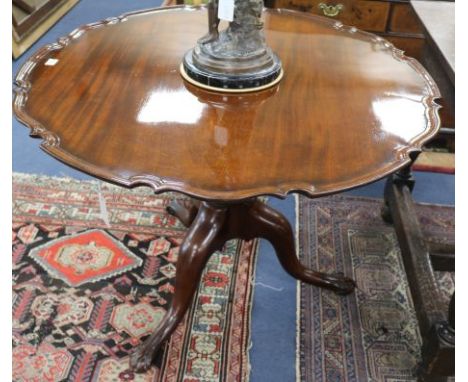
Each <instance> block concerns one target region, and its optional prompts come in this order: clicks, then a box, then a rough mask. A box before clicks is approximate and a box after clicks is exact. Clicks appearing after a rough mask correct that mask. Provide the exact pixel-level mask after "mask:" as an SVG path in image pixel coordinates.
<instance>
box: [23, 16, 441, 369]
mask: <svg viewBox="0 0 468 382" xmlns="http://www.w3.org/2000/svg"><path fill="white" fill-rule="evenodd" d="M206 20H207V15H206V10H205V9H204V8H189V7H172V8H159V9H154V10H146V11H141V12H135V13H129V14H126V15H123V16H120V17H117V18H110V19H107V20H104V21H101V22H97V23H94V24H90V25H86V26H83V27H81V28H78V29H77V30H75V31H73V32H72V33H71V34H70V35H68V36H67V37H64V38H61V39H59V40H58V42H57V43H55V44H51V45H47V46H45V47H43V48H42V49H40V50H39V51H38V52H36V53H35V54H34V55H33V56H32V57H31V58H30V59H29V60H28V61H27V62H26V63H25V64H24V66H23V67H22V68H21V70H20V72H19V73H18V75H17V78H16V84H17V89H16V97H15V101H14V111H15V114H16V116H17V118H18V119H19V120H20V121H21V122H23V123H24V124H25V125H27V126H28V127H29V128H30V129H31V135H33V136H39V137H41V138H42V140H43V141H42V144H41V147H42V148H43V149H44V150H45V151H46V152H47V153H49V154H51V155H53V156H54V157H56V158H57V159H59V160H61V161H63V162H65V163H66V164H68V165H71V166H73V167H75V168H78V169H80V170H82V171H85V172H87V173H89V174H91V175H94V176H96V177H98V178H102V179H105V180H108V181H110V182H113V183H117V184H120V185H123V186H128V187H133V186H137V185H149V186H151V187H153V189H154V191H155V192H157V193H159V192H164V191H177V192H182V193H185V194H187V195H190V196H192V197H193V198H194V199H195V200H197V202H194V203H193V205H192V206H190V207H189V208H186V207H182V206H177V205H173V206H171V208H170V209H169V210H170V212H171V213H173V214H175V215H177V216H178V217H179V218H180V219H181V220H182V222H183V223H185V224H186V225H187V226H190V228H189V230H188V233H187V236H186V237H185V240H184V242H183V243H182V245H181V247H180V252H179V257H178V261H177V271H176V284H175V293H174V296H173V299H172V303H171V306H170V308H169V310H168V312H167V314H166V315H165V317H164V318H163V320H162V321H161V323H160V324H159V326H158V327H157V328H155V332H154V333H153V334H152V335H151V336H150V337H149V338H148V339H147V340H146V342H145V343H143V344H142V345H141V346H140V347H139V348H137V349H136V350H135V352H134V353H133V356H132V357H131V361H130V363H131V366H132V367H133V368H134V369H135V370H138V371H142V370H145V369H147V368H148V367H149V366H150V364H151V362H152V359H153V357H154V355H155V353H156V351H157V350H158V348H159V346H160V345H161V344H162V342H163V341H165V340H166V339H167V338H168V337H169V336H170V335H171V333H172V332H173V330H174V329H175V327H176V326H177V324H178V323H179V322H180V320H181V319H182V318H183V316H184V314H185V311H186V310H187V307H188V306H189V304H190V302H191V299H192V296H193V294H194V291H195V289H196V287H197V284H198V281H199V278H200V274H201V272H202V270H203V267H204V265H205V264H206V262H207V260H208V258H209V257H210V255H211V254H212V253H213V252H214V251H216V250H218V249H220V248H221V247H222V246H223V244H224V243H225V242H226V240H229V239H231V238H241V239H246V240H250V239H252V238H254V237H262V238H265V239H267V240H269V241H270V242H271V243H272V244H273V246H274V248H275V250H276V253H277V256H278V258H279V260H280V262H281V264H282V266H283V267H284V268H285V270H286V271H287V272H288V273H289V274H291V275H292V276H293V277H295V278H297V279H299V280H301V281H304V282H306V283H310V284H313V285H316V286H321V287H325V288H329V289H332V290H334V291H336V292H338V293H341V294H346V293H349V292H351V291H352V290H353V288H354V281H353V280H351V279H350V278H347V277H345V276H344V275H342V274H334V275H327V274H323V273H320V272H316V271H314V270H311V269H307V268H305V267H304V266H303V265H302V264H301V263H300V262H299V260H298V259H297V257H296V254H295V246H294V236H293V231H292V229H291V226H290V224H289V223H288V221H287V220H286V219H285V218H284V217H283V216H282V215H281V214H279V213H278V212H277V211H275V210H273V209H272V208H270V207H268V206H267V205H266V204H264V203H262V202H261V201H259V200H258V199H257V197H259V196H262V195H273V196H276V197H280V198H283V197H285V196H286V195H287V194H288V193H291V192H299V193H302V194H305V195H307V196H309V197H318V196H322V195H327V194H332V193H337V192H340V191H343V190H346V189H349V188H352V187H357V186H360V185H364V184H366V183H369V182H372V181H374V180H377V179H379V178H382V177H384V176H386V175H389V174H391V173H393V172H395V171H396V170H398V169H400V168H402V167H403V166H405V165H407V164H408V163H410V161H411V158H410V157H411V155H412V153H417V152H419V151H420V148H421V145H422V144H423V143H424V142H426V141H427V140H428V139H429V138H431V137H432V136H433V135H434V134H436V133H437V130H438V128H439V117H438V114H437V109H438V105H437V104H436V103H435V102H434V99H435V98H437V97H438V96H439V91H438V89H437V87H436V85H435V83H434V82H433V81H432V79H431V77H430V76H429V75H428V74H427V72H426V71H425V70H424V69H423V67H422V66H421V65H420V64H419V63H418V62H417V61H415V60H414V59H411V58H407V57H405V56H404V54H403V52H401V51H399V50H397V49H396V48H395V47H394V46H393V45H391V44H390V43H388V42H387V41H385V40H384V39H382V38H380V37H377V36H375V35H372V34H369V33H365V32H361V31H359V30H357V29H355V28H350V27H346V26H343V25H342V24H341V23H340V22H335V21H332V20H328V19H325V18H321V17H318V16H313V15H308V14H304V13H298V12H294V11H285V10H267V11H265V14H264V22H265V32H266V38H267V41H268V44H269V45H270V46H271V48H272V49H273V50H274V51H275V52H276V53H277V54H278V56H279V57H280V58H281V61H282V63H283V68H284V78H283V79H282V80H281V82H280V83H279V84H278V85H277V86H275V87H273V88H270V89H266V90H263V91H260V92H256V93H244V94H226V93H225V94H223V93H216V92H210V91H207V90H202V89H199V88H196V87H194V86H192V85H190V84H188V83H186V82H184V80H183V79H182V78H181V76H180V74H179V65H180V62H181V59H182V57H183V54H184V53H185V52H186V51H187V50H189V49H190V48H191V47H192V46H194V44H195V42H196V40H197V38H199V37H200V36H202V35H204V33H205V32H206V28H207V22H206Z"/></svg>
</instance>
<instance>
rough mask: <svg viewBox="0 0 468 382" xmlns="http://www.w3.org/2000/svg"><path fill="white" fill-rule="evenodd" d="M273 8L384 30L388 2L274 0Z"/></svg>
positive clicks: (377, 30) (387, 14)
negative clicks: (309, 13) (308, 13)
mask: <svg viewBox="0 0 468 382" xmlns="http://www.w3.org/2000/svg"><path fill="white" fill-rule="evenodd" d="M275 8H288V9H294V10H297V11H303V12H311V13H314V14H316V15H321V16H327V17H330V18H334V19H337V20H340V21H341V22H343V23H344V24H346V25H351V26H355V27H356V28H359V29H364V30H367V31H373V32H384V31H385V27H386V25H387V19H388V16H389V11H390V4H389V3H386V2H381V1H372V0H276V1H275Z"/></svg>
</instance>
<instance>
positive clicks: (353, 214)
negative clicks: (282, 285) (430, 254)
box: [297, 196, 454, 382]
mask: <svg viewBox="0 0 468 382" xmlns="http://www.w3.org/2000/svg"><path fill="white" fill-rule="evenodd" d="M381 203H382V202H381V200H377V199H368V198H358V197H340V196H335V197H329V198H322V199H319V200H317V201H315V200H308V199H306V198H302V197H300V198H299V201H298V210H297V212H298V213H297V217H298V224H299V227H300V229H298V232H299V235H298V236H299V237H298V239H299V240H298V246H299V252H300V257H301V260H302V262H304V263H305V264H308V266H311V267H312V268H315V269H319V270H321V271H324V272H336V271H340V272H344V273H345V274H346V275H349V276H351V277H353V278H354V279H355V280H356V282H357V290H356V292H355V293H353V294H351V295H349V296H347V297H340V296H337V295H336V294H334V293H332V292H329V291H325V290H323V289H319V288H314V287H310V286H307V285H304V284H301V285H300V287H299V289H298V299H299V301H300V305H299V306H300V308H299V313H298V328H299V332H298V341H297V344H298V349H297V355H298V356H297V368H298V370H297V378H298V380H300V381H303V382H355V381H358V382H361V381H379V382H380V381H393V382H395V381H414V380H415V378H414V371H415V368H416V365H417V364H418V362H419V360H420V346H421V338H420V334H419V331H418V328H417V321H416V317H415V312H414V307H413V303H412V300H411V297H410V293H409V289H408V284H407V279H406V276H405V273H404V268H403V263H402V259H401V254H400V250H399V247H398V242H397V238H396V235H395V231H394V230H393V228H392V226H390V225H386V224H385V223H384V222H383V221H382V220H381V218H380V207H381ZM417 208H418V209H417V210H418V214H419V219H420V222H421V225H422V228H423V231H424V233H425V234H428V235H430V236H431V237H433V238H435V239H436V240H437V241H445V242H453V240H454V209H453V208H452V207H444V206H432V205H418V207H417ZM436 277H437V278H438V280H439V281H440V289H441V293H443V295H444V298H445V299H446V300H447V306H448V298H449V296H450V293H451V291H452V290H453V288H454V279H453V276H452V275H451V274H449V273H438V272H437V275H436Z"/></svg>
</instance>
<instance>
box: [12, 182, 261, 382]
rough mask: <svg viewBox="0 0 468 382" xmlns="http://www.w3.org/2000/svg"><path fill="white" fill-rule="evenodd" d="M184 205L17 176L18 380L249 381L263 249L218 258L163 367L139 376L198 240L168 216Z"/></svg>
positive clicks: (99, 186)
mask: <svg viewBox="0 0 468 382" xmlns="http://www.w3.org/2000/svg"><path fill="white" fill-rule="evenodd" d="M174 197H176V196H175V195H168V194H164V195H163V196H155V195H153V193H152V192H151V190H149V189H147V188H138V189H134V190H132V191H128V190H124V189H121V188H119V187H115V186H111V185H108V184H104V183H100V182H84V181H75V180H71V179H64V178H50V177H45V176H44V177H39V176H30V175H24V174H14V177H13V379H14V381H18V382H19V381H28V382H33V381H34V382H46V381H54V382H57V381H70V382H78V381H80V382H85V381H99V382H107V381H109V382H110V381H154V382H156V381H187V382H198V381H204V382H205V381H206V382H214V381H240V380H246V379H247V376H248V365H249V362H248V352H247V347H248V344H249V338H250V334H249V328H250V322H249V321H250V302H251V298H252V288H251V279H252V277H253V274H254V268H255V255H256V249H257V242H256V241H252V242H250V243H242V242H240V241H230V242H228V243H227V244H226V246H225V248H224V249H223V251H222V252H217V253H215V254H214V255H213V256H212V258H211V260H210V262H209V264H208V266H207V268H206V269H205V272H204V274H203V276H202V283H201V285H200V287H199V290H198V292H197V295H196V298H195V301H194V303H193V304H192V308H191V309H190V310H189V312H188V313H187V315H186V317H185V320H184V321H183V322H182V323H181V324H180V325H179V327H178V329H177V330H176V332H175V333H174V334H173V336H172V338H171V340H170V341H169V342H168V343H167V346H166V347H165V348H164V349H163V351H161V352H160V356H159V357H158V359H157V361H156V366H155V367H153V368H152V369H150V370H149V371H148V372H147V373H146V374H138V375H137V374H133V373H131V372H130V371H128V369H127V366H128V354H129V352H130V350H131V349H133V348H134V347H135V346H136V345H138V344H139V343H140V342H141V340H142V338H144V337H145V336H147V335H148V334H149V333H150V332H151V331H152V329H153V328H155V327H156V326H157V323H158V321H159V320H160V319H161V317H162V316H163V314H164V312H165V311H166V309H167V307H168V302H169V301H170V298H171V294H172V293H173V285H174V274H175V262H176V260H177V253H178V248H179V246H180V243H181V240H182V237H183V235H184V232H185V230H186V229H185V228H184V227H183V226H182V225H181V224H180V223H179V222H178V221H177V220H176V219H175V218H173V217H171V216H169V215H168V214H167V213H166V212H165V206H166V205H167V204H168V203H169V201H170V200H171V198H174ZM178 197H179V198H180V196H178Z"/></svg>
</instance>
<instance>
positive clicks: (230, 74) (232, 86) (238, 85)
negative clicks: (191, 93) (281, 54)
mask: <svg viewBox="0 0 468 382" xmlns="http://www.w3.org/2000/svg"><path fill="white" fill-rule="evenodd" d="M196 50H197V49H196V48H195V49H192V50H190V51H188V52H187V53H186V54H185V56H184V60H183V62H182V64H181V66H180V72H181V75H182V77H183V78H184V79H185V80H187V81H188V82H190V83H192V84H193V85H195V86H198V87H201V88H204V89H209V90H216V91H222V92H231V93H232V92H235V93H242V92H252V91H258V90H262V89H266V88H268V87H270V86H273V85H276V84H277V83H278V82H279V81H280V80H281V78H282V76H283V70H282V69H281V61H280V60H279V58H278V57H277V56H276V55H275V54H274V53H270V54H269V63H268V65H262V67H261V68H259V67H255V66H254V67H253V68H252V67H251V68H250V70H249V68H248V67H243V68H240V66H242V63H241V62H242V61H243V60H239V61H238V62H236V60H234V62H232V63H230V64H231V66H233V67H232V68H231V70H229V68H227V70H226V68H222V69H224V70H218V71H217V70H216V69H218V68H217V67H216V66H218V65H221V66H223V65H225V64H227V65H229V63H227V62H226V61H224V62H222V61H221V62H217V63H216V62H214V63H210V64H207V65H203V66H202V65H196V64H195V63H194V59H193V56H194V55H196V54H197V52H196ZM197 61H198V62H200V60H199V57H197ZM239 64H240V65H239ZM234 67H236V68H235V69H234ZM220 69H221V68H220ZM232 69H234V70H232Z"/></svg>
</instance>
